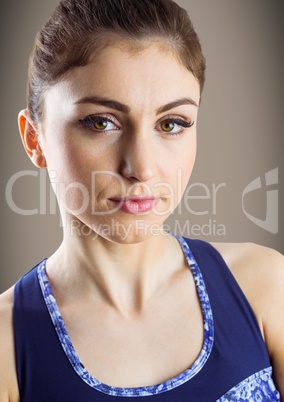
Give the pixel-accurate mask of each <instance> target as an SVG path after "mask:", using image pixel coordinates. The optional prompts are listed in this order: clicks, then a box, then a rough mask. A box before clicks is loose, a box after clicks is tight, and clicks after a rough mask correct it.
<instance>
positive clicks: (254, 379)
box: [216, 367, 280, 402]
mask: <svg viewBox="0 0 284 402" xmlns="http://www.w3.org/2000/svg"><path fill="white" fill-rule="evenodd" d="M232 401H238V402H249V401H251V402H255V401H257V402H268V401H269V402H279V401H280V394H279V392H278V391H277V390H276V388H275V385H274V382H273V380H272V367H269V368H266V369H264V370H262V371H259V372H258V373H256V374H253V375H252V376H250V377H248V378H246V379H245V380H244V381H242V382H241V383H239V384H238V385H236V386H235V387H234V388H232V389H231V390H230V391H228V392H227V393H226V394H225V395H223V396H222V397H221V398H220V399H218V400H217V401H216V402H232Z"/></svg>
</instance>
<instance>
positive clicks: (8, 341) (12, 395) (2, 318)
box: [0, 286, 19, 402]
mask: <svg viewBox="0 0 284 402" xmlns="http://www.w3.org/2000/svg"><path fill="white" fill-rule="evenodd" d="M13 299H14V286H13V287H12V288H10V289H8V290H7V291H6V292H4V293H2V294H1V295H0V339H1V342H0V356H1V359H0V400H1V401H3V402H5V401H7V402H8V401H12V402H17V401H19V394H18V386H17V375H16V367H15V351H14V334H13Z"/></svg>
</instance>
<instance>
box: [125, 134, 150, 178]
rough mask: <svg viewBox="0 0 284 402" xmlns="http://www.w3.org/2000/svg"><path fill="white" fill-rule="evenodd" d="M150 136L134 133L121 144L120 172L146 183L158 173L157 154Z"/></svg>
mask: <svg viewBox="0 0 284 402" xmlns="http://www.w3.org/2000/svg"><path fill="white" fill-rule="evenodd" d="M155 153H156V151H155V147H154V143H153V141H152V140H151V138H149V137H148V136H147V137H146V136H144V135H139V133H137V135H136V134H135V135H132V136H128V137H127V138H125V141H124V142H123V144H121V166H120V173H121V174H122V176H124V177H126V178H127V179H132V180H135V181H139V182H141V183H145V182H147V181H149V180H150V179H151V178H152V177H153V176H155V174H156V162H157V155H155Z"/></svg>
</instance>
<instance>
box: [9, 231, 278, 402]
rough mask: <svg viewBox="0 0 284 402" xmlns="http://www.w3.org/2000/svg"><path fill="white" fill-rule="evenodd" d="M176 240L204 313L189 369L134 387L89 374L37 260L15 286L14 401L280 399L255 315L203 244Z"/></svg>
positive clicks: (216, 256) (226, 270) (217, 256)
mask: <svg viewBox="0 0 284 402" xmlns="http://www.w3.org/2000/svg"><path fill="white" fill-rule="evenodd" d="M176 238H177V240H178V241H179V242H180V245H181V247H182V249H183V251H184V254H185V257H186V259H187V261H188V264H189V267H190V269H191V271H192V273H193V277H194V280H195V284H196V289H197V292H198V295H199V299H200V304H201V307H202V312H203V317H204V343H203V347H202V350H201V352H200V354H199V356H198V358H197V360H196V361H195V362H194V363H193V364H192V366H191V367H189V368H188V369H187V370H186V371H185V372H183V373H181V374H180V375H178V376H177V377H175V378H172V379H170V380H168V381H166V382H164V383H161V384H157V385H156V386H148V387H140V388H118V387H112V386H110V385H106V384H103V383H101V382H100V381H99V380H98V379H96V378H94V377H92V375H91V374H90V373H89V372H88V371H87V370H86V369H85V367H84V366H83V365H82V363H81V362H80V359H79V357H78V355H77V353H76V350H75V349H74V347H73V345H72V343H71V340H70V338H69V335H68V332H67V330H66V327H65V324H64V321H63V319H62V317H61V315H60V311H59V308H58V306H57V304H56V300H55V298H54V296H53V294H52V290H51V287H50V284H49V281H48V278H47V275H46V271H45V261H46V260H43V261H42V262H41V263H39V264H38V265H37V266H35V267H34V268H33V269H32V270H31V271H29V272H28V273H27V274H26V275H24V276H23V277H22V278H21V279H20V280H19V281H18V282H17V284H16V286H15V295H14V332H15V347H16V362H17V376H18V384H19V390H20V398H21V399H20V400H21V402H91V401H98V402H112V401H113V400H114V399H116V400H118V401H120V402H130V401H134V400H135V401H136V402H137V401H139V400H141V401H144V400H145V402H178V401H180V402H216V401H218V402H226V401H227V402H228V401H230V402H233V401H238V402H240V401H243V402H247V401H270V402H273V401H280V395H279V393H278V391H277V390H276V388H275V385H274V382H273V379H272V368H271V363H270V359H269V355H268V352H267V349H266V345H265V343H264V341H263V338H262V335H261V332H260V329H259V326H258V323H257V320H256V317H255V315H254V313H253V311H252V309H251V307H250V305H249V303H248V301H247V299H246V298H245V296H244V294H243V292H242V290H241V289H240V287H239V286H238V284H237V282H236V281H235V279H234V277H233V276H232V274H231V272H230V270H229V268H228V267H227V265H226V264H225V262H224V260H223V259H222V257H221V256H220V254H219V253H218V252H217V251H216V249H214V248H213V247H212V246H211V245H210V244H209V243H207V242H204V241H201V240H189V239H186V238H182V237H180V236H176ZM140 398H141V399H140Z"/></svg>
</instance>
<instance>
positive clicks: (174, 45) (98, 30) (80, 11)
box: [27, 0, 205, 122]
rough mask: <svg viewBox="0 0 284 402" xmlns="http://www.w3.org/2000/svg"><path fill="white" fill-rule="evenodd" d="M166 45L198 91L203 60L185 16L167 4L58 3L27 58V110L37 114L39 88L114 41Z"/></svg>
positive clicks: (163, 0)
mask: <svg viewBox="0 0 284 402" xmlns="http://www.w3.org/2000/svg"><path fill="white" fill-rule="evenodd" d="M115 38H116V40H117V39H120V40H121V39H125V40H128V41H129V40H130V41H132V42H136V43H137V44H139V41H140V42H141V40H149V39H150V40H151V39H157V40H160V41H163V42H165V43H166V44H168V45H169V47H170V48H171V49H172V50H173V51H174V52H175V53H176V55H177V56H178V58H179V60H180V61H181V62H182V63H183V64H184V65H185V66H186V68H187V69H188V70H189V71H191V72H192V73H193V75H194V76H195V78H196V79H197V80H198V82H199V85H200V90H201V91H202V89H203V86H204V81H205V59H204V57H203V54H202V50H201V46H200V42H199V39H198V36H197V34H196V32H195V31H194V29H193V25H192V23H191V21H190V19H189V17H188V14H187V12H186V11H185V10H184V9H183V8H181V7H179V6H178V5H177V4H176V3H175V2H174V1H172V0H61V1H60V3H59V5H58V6H57V8H56V9H55V11H54V13H53V15H52V16H51V18H50V19H49V20H48V21H47V23H46V24H45V26H44V27H43V28H42V30H41V31H40V32H39V33H38V35H37V37H36V41H35V44H34V48H33V51H32V54H31V57H30V63H29V75H28V93H27V95H28V108H29V111H30V114H31V117H32V119H33V120H34V122H38V121H39V120H40V119H41V116H42V96H43V93H44V90H45V89H47V88H48V87H49V86H51V85H52V84H55V83H56V82H57V81H58V80H59V79H60V77H62V76H63V75H64V74H66V73H67V72H68V71H69V70H70V69H71V68H72V67H78V66H84V65H86V64H88V62H89V61H90V58H91V56H92V54H93V52H94V51H95V50H97V51H100V50H101V49H102V48H104V47H106V46H108V45H109V44H111V41H112V40H113V39H115Z"/></svg>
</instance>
